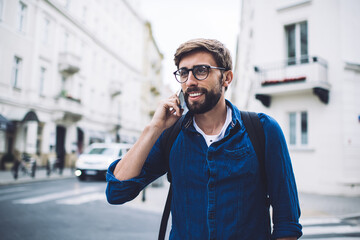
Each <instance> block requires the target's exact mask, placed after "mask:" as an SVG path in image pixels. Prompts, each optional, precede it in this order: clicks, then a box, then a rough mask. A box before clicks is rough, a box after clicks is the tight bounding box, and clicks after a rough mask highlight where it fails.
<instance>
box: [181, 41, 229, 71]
mask: <svg viewBox="0 0 360 240" xmlns="http://www.w3.org/2000/svg"><path fill="white" fill-rule="evenodd" d="M198 51H199V52H201V51H205V52H208V53H210V54H211V55H212V56H213V57H214V59H215V62H216V64H217V65H218V67H223V68H225V69H226V70H232V60H231V54H230V51H229V49H227V48H226V47H225V45H224V44H222V43H221V42H220V41H218V40H215V39H203V38H198V39H192V40H189V41H187V42H185V43H183V44H181V45H180V46H179V47H178V49H177V50H176V53H175V55H174V61H175V65H176V67H177V68H179V64H180V61H181V59H182V58H183V57H184V56H186V55H188V54H190V53H194V52H198Z"/></svg>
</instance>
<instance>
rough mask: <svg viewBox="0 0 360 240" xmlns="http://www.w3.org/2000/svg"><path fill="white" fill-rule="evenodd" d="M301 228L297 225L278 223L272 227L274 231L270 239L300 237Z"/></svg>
mask: <svg viewBox="0 0 360 240" xmlns="http://www.w3.org/2000/svg"><path fill="white" fill-rule="evenodd" d="M301 229H302V227H301V225H300V224H299V223H296V222H290V223H280V224H276V225H275V226H274V231H273V234H272V238H271V239H278V238H285V237H296V238H300V237H301V236H302V231H301Z"/></svg>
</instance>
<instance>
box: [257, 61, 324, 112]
mask: <svg viewBox="0 0 360 240" xmlns="http://www.w3.org/2000/svg"><path fill="white" fill-rule="evenodd" d="M254 70H255V73H256V75H257V79H256V82H255V97H256V99H258V100H260V101H261V102H262V104H263V105H264V106H266V107H269V106H270V104H271V97H272V96H279V95H291V94H296V93H302V92H310V91H311V92H312V93H313V94H315V95H316V96H318V97H319V99H320V101H321V102H323V103H325V104H327V103H328V102H329V91H330V88H331V85H330V84H329V82H328V77H327V72H328V70H327V62H326V61H325V60H324V59H321V58H319V57H308V56H306V57H302V58H301V59H287V60H286V61H282V62H279V63H274V64H270V65H266V66H261V67H258V66H256V67H254Z"/></svg>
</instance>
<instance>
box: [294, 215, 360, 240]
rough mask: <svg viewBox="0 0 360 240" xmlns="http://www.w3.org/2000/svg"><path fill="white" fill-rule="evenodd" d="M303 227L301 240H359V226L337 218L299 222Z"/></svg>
mask: <svg viewBox="0 0 360 240" xmlns="http://www.w3.org/2000/svg"><path fill="white" fill-rule="evenodd" d="M300 222H301V224H302V225H303V237H302V238H301V239H331V240H340V239H343V238H342V237H347V238H346V239H349V240H350V239H360V226H358V225H354V224H351V223H348V222H346V221H342V220H341V219H338V218H325V219H324V218H314V219H305V220H302V221H300Z"/></svg>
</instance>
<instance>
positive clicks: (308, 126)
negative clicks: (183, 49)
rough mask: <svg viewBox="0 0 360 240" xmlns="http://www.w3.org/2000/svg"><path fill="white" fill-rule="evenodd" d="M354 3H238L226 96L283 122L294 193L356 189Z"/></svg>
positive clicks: (358, 124)
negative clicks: (229, 91) (229, 88)
mask: <svg viewBox="0 0 360 240" xmlns="http://www.w3.org/2000/svg"><path fill="white" fill-rule="evenodd" d="M359 12H360V1H357V0H326V1H325V0H286V1H285V0H243V4H242V10H241V24H240V36H239V39H238V52H237V56H236V59H237V60H236V67H235V81H234V83H233V84H234V86H233V91H232V99H233V101H234V102H236V104H237V105H238V106H239V107H240V108H241V109H247V110H252V111H257V112H265V113H267V114H269V115H271V116H273V117H274V118H275V119H276V120H277V121H278V122H279V124H280V126H281V127H282V129H283V131H284V134H285V138H286V140H287V143H288V147H289V150H290V155H291V158H292V163H293V168H294V172H295V176H296V181H297V184H298V188H299V191H306V192H316V193H324V194H355V195H356V194H360V98H359V96H360V47H359V42H360V15H359Z"/></svg>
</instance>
